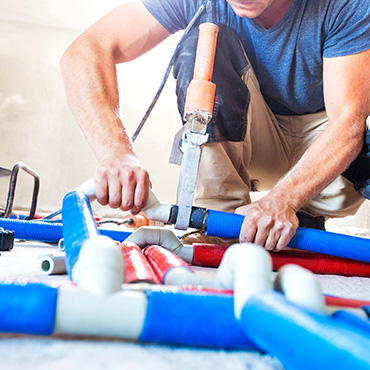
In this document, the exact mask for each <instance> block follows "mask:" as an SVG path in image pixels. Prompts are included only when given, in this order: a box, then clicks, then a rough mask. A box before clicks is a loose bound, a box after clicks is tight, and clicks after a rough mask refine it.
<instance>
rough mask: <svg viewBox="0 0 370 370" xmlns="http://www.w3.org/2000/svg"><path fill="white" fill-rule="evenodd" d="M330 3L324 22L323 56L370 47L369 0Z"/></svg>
mask: <svg viewBox="0 0 370 370" xmlns="http://www.w3.org/2000/svg"><path fill="white" fill-rule="evenodd" d="M332 4H333V6H332V9H331V11H330V12H329V14H328V21H327V24H326V37H325V40H324V45H323V56H324V58H331V57H338V56H344V55H350V54H355V53H359V52H361V51H364V50H367V49H370V2H369V0H366V1H364V0H335V1H332Z"/></svg>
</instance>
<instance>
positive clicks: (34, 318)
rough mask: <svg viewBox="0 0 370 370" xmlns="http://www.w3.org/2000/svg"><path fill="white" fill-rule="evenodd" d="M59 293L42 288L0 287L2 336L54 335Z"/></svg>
mask: <svg viewBox="0 0 370 370" xmlns="http://www.w3.org/2000/svg"><path fill="white" fill-rule="evenodd" d="M57 291H58V290H57V288H52V287H48V286H46V285H42V284H26V285H23V284H0V332H2V333H23V334H38V335H50V334H52V333H53V331H54V321H55V312H56V302H57Z"/></svg>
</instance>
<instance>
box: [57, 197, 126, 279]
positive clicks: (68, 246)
mask: <svg viewBox="0 0 370 370" xmlns="http://www.w3.org/2000/svg"><path fill="white" fill-rule="evenodd" d="M62 215H63V238H64V245H65V251H66V269H67V273H68V274H70V272H71V270H72V267H73V265H74V264H75V263H76V261H77V258H78V255H79V253H80V249H81V247H82V245H83V243H84V242H85V241H87V240H88V239H94V238H96V237H97V236H98V235H105V236H108V237H110V238H111V239H113V240H117V241H120V242H122V241H124V240H125V239H126V238H128V237H129V236H130V235H131V233H127V232H123V231H115V230H102V229H98V228H97V226H96V223H95V219H94V215H93V213H92V210H91V206H90V202H89V199H88V197H87V196H86V195H85V193H83V192H81V191H72V192H70V193H68V194H67V195H66V196H65V197H64V199H63V208H62Z"/></svg>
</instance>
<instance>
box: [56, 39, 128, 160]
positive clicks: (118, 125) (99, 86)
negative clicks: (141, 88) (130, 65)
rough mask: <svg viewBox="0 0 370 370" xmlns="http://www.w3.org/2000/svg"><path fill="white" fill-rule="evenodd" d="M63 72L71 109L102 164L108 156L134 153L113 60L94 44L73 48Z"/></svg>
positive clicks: (64, 60)
mask: <svg viewBox="0 0 370 370" xmlns="http://www.w3.org/2000/svg"><path fill="white" fill-rule="evenodd" d="M61 70H62V75H63V79H64V84H65V90H66V95H67V99H68V104H69V106H70V109H71V111H72V113H73V115H74V117H75V118H76V120H77V122H78V124H79V125H80V127H81V130H82V132H83V133H84V135H85V137H86V139H87V141H88V143H89V145H90V146H91V148H92V150H93V152H94V154H95V155H96V157H97V159H98V160H99V161H101V160H103V159H105V158H106V157H107V155H108V154H109V153H112V152H124V151H127V152H128V153H133V149H132V145H131V142H130V139H129V137H128V135H127V132H126V129H125V127H124V125H123V122H122V120H121V118H120V115H119V94H118V87H117V75H116V66H115V60H114V58H113V56H112V55H111V54H109V53H106V52H103V50H101V51H100V50H99V48H98V47H97V46H95V48H94V47H93V45H91V44H81V43H80V44H79V46H78V48H77V47H75V46H74V45H73V44H72V46H70V47H69V49H67V51H66V52H65V53H64V55H63V58H62V60H61Z"/></svg>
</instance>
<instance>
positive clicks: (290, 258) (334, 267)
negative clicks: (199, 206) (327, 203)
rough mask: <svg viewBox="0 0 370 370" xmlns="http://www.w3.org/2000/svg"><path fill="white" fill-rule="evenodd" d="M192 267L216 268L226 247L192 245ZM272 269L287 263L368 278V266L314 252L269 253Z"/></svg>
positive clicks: (315, 271)
mask: <svg viewBox="0 0 370 370" xmlns="http://www.w3.org/2000/svg"><path fill="white" fill-rule="evenodd" d="M193 246H194V258H193V265H194V266H204V267H218V266H219V264H220V262H221V259H222V257H223V255H224V253H225V250H226V249H227V248H228V246H225V245H217V244H200V243H199V244H197V243H194V244H193ZM271 257H272V265H273V269H274V270H275V271H276V270H278V269H279V268H280V267H282V266H284V265H287V264H289V263H294V264H296V265H299V266H302V267H304V268H306V269H308V270H310V271H312V272H314V273H316V274H335V275H343V276H361V277H369V276H370V264H369V263H367V262H361V261H354V260H349V259H347V258H341V257H334V256H328V255H323V254H319V253H314V252H305V251H297V250H283V251H281V252H271Z"/></svg>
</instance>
